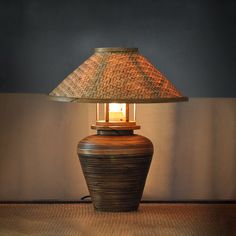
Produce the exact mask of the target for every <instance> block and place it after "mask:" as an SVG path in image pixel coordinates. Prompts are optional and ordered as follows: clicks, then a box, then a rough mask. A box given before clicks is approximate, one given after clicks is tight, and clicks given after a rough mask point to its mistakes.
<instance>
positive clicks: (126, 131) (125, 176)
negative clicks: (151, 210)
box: [50, 48, 188, 212]
mask: <svg viewBox="0 0 236 236" xmlns="http://www.w3.org/2000/svg"><path fill="white" fill-rule="evenodd" d="M50 96H52V97H53V99H55V100H58V101H71V102H86V103H97V106H96V124H95V125H92V126H91V128H92V129H95V130H96V131H97V134H96V135H91V136H88V137H86V138H84V139H83V140H81V141H80V142H79V144H78V148H77V152H78V156H79V160H80V163H81V166H82V170H83V173H84V176H85V180H86V183H87V186H88V189H89V192H90V195H91V198H92V202H93V205H94V208H95V209H96V210H98V211H111V212H124V211H135V210H137V209H138V206H139V202H140V200H141V197H142V194H143V189H144V185H145V182H146V177H147V174H148V170H149V166H150V163H151V160H152V155H153V144H152V142H151V141H150V140H149V139H147V138H146V137H144V136H141V135H137V134H134V130H137V129H140V126H139V125H136V103H163V102H181V101H187V100H188V98H187V97H184V96H182V94H181V93H180V92H179V91H178V90H177V89H176V88H175V87H174V85H173V84H172V83H171V82H170V81H169V80H167V79H166V78H165V76H163V75H162V74H161V73H160V72H159V71H158V70H157V69H156V68H155V67H154V66H153V65H152V64H151V63H150V62H149V61H148V60H147V59H146V58H145V57H143V56H142V55H141V54H140V53H139V52H138V49H137V48H96V49H95V52H94V54H93V55H92V56H91V57H89V58H88V59H87V60H86V61H85V62H84V63H83V64H82V65H80V66H79V67H78V68H77V69H75V70H74V71H73V72H72V73H71V74H70V75H68V76H67V77H66V78H65V79H64V80H63V81H62V82H61V83H60V84H59V85H58V86H57V87H56V88H55V89H54V90H53V91H52V92H51V93H50Z"/></svg>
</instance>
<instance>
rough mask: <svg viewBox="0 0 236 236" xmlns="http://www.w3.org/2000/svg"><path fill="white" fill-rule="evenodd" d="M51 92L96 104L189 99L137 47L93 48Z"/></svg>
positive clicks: (54, 95)
mask: <svg viewBox="0 0 236 236" xmlns="http://www.w3.org/2000/svg"><path fill="white" fill-rule="evenodd" d="M50 95H51V96H53V97H54V99H56V100H61V101H76V102H96V103H98V102H101V103H106V102H126V103H158V102H178V101H187V100H188V98H187V97H184V96H183V95H182V94H181V93H180V92H179V91H178V90H177V89H176V88H175V86H174V85H173V84H172V83H171V82H170V81H169V80H167V79H166V78H165V76H164V75H162V74H161V73H160V71H158V70H157V69H156V68H155V67H154V66H153V65H152V64H151V63H150V62H149V61H148V60H147V59H146V58H145V57H143V56H142V55H141V54H140V53H139V52H138V49H137V48H96V49H95V53H94V54H93V55H92V56H91V57H89V58H88V59H87V60H86V61H85V62H84V63H83V64H82V65H80V66H79V67H78V68H77V69H75V70H74V71H73V72H72V73H71V74H70V75H68V76H67V77H66V78H65V79H64V80H63V81H62V82H61V83H60V84H59V85H58V86H57V87H56V88H55V89H54V90H53V91H52V92H51V93H50Z"/></svg>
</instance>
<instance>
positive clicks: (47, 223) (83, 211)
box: [0, 203, 236, 236]
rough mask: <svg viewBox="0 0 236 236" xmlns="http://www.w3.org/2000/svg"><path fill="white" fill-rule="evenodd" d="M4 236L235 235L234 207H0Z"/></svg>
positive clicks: (186, 205)
mask: <svg viewBox="0 0 236 236" xmlns="http://www.w3.org/2000/svg"><path fill="white" fill-rule="evenodd" d="M0 235H4V236H7V235H10V236H14V235H83V236H87V235H102V236H106V235H111V236H118V235H119V236H122V235H132V236H136V235H137V236H145V235H161V236H162V235H181V236H185V235H187V236H189V235H201V236H205V235H206V236H208V235H214V236H216V235H227V236H228V235H229V236H231V235H236V204H150V203H149V204H141V205H140V208H139V211H138V212H132V213H105V212H96V211H94V210H93V206H92V205H91V204H0Z"/></svg>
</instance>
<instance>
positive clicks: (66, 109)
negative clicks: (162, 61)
mask: <svg viewBox="0 0 236 236" xmlns="http://www.w3.org/2000/svg"><path fill="white" fill-rule="evenodd" d="M0 117H1V122H0V130H1V133H0V200H46V199H47V200H53V199H57V200H79V199H80V198H81V197H82V196H84V195H87V194H88V190H87V186H86V183H85V180H84V177H83V174H82V170H81V167H80V164H79V160H78V158H77V154H76V146H77V143H78V141H79V140H80V139H82V138H84V137H85V136H87V135H88V134H93V133H94V131H92V130H90V125H91V124H93V123H94V121H95V105H94V104H89V105H87V104H78V103H77V104H76V103H59V102H52V101H48V99H47V97H46V96H44V95H32V94H0ZM137 119H138V120H137V123H138V124H140V125H141V130H140V131H138V132H137V133H139V134H141V135H144V136H146V137H148V138H149V139H151V140H152V142H153V144H154V147H155V153H154V157H153V161H152V165H151V168H150V172H149V175H148V178H147V182H146V186H145V191H144V199H147V200H194V199H198V200H211V199H213V200H219V199H231V200H233V199H236V187H235V179H236V160H235V158H236V124H235V123H236V99H219V98H218V99H202V98H201V99H197V98H195V99H190V101H189V102H187V103H176V104H174V103H169V104H145V105H144V104H138V106H137Z"/></svg>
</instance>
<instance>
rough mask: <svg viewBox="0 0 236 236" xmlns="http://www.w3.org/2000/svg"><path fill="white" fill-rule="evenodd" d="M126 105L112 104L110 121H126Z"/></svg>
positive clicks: (110, 106)
mask: <svg viewBox="0 0 236 236" xmlns="http://www.w3.org/2000/svg"><path fill="white" fill-rule="evenodd" d="M125 113H126V104H125V103H110V104H109V121H121V122H122V121H123V122H125V121H126V114H125Z"/></svg>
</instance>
